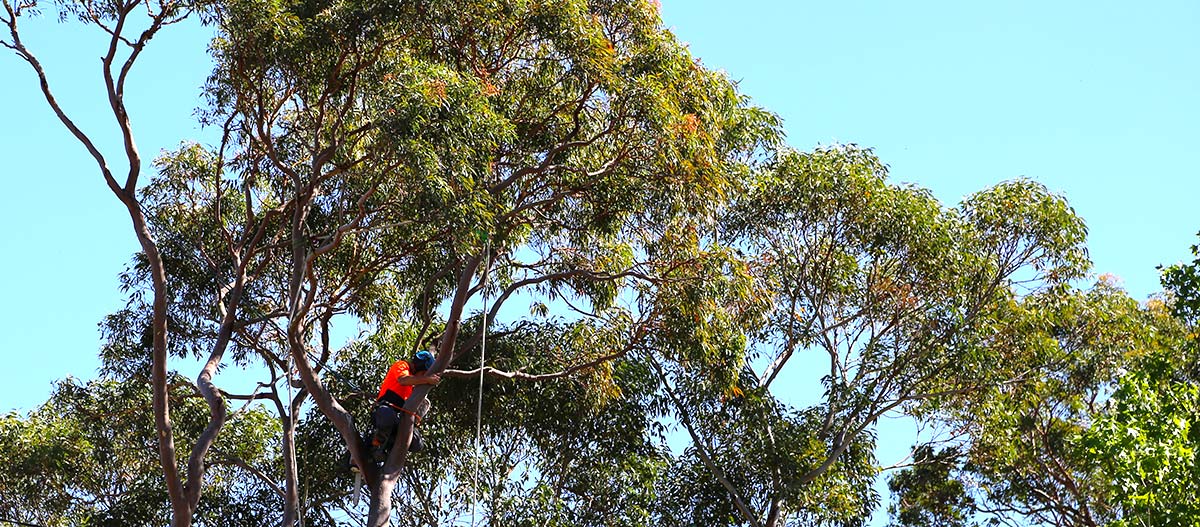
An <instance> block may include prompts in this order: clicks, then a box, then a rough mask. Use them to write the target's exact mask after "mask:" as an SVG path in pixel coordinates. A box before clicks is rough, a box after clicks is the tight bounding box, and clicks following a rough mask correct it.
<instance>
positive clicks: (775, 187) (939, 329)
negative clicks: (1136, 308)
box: [659, 145, 1087, 526]
mask: <svg viewBox="0 0 1200 527" xmlns="http://www.w3.org/2000/svg"><path fill="white" fill-rule="evenodd" d="M885 178H886V170H885V168H884V165H883V164H882V163H881V162H880V161H879V160H878V159H877V158H876V157H875V156H874V155H873V154H872V153H871V152H870V151H869V150H866V149H862V148H858V147H856V146H853V145H848V146H837V147H830V148H819V149H817V150H815V151H812V152H791V153H786V152H785V153H783V154H782V155H780V157H779V159H778V160H777V162H776V163H774V164H773V165H772V166H771V167H770V169H769V170H766V171H763V172H762V174H761V175H760V177H759V178H758V179H757V180H756V182H755V184H754V186H753V187H752V188H751V189H750V190H749V192H747V193H745V194H744V195H743V196H742V197H740V198H739V199H738V200H736V202H735V203H734V205H733V206H732V207H731V208H730V209H729V211H728V214H726V215H724V217H723V222H722V234H721V235H722V236H723V237H725V239H727V240H728V241H727V243H728V244H730V245H732V246H734V247H738V248H740V249H742V250H743V251H744V253H745V254H746V255H747V256H746V259H747V261H748V263H749V265H750V266H751V268H752V270H753V271H752V272H753V274H754V275H755V277H756V278H757V286H758V288H759V289H760V290H761V291H764V292H765V293H766V294H767V295H768V297H769V300H770V303H771V309H770V310H769V311H768V313H767V315H766V317H765V318H764V319H763V321H760V322H759V323H758V324H756V325H753V326H746V330H747V337H748V339H749V348H748V350H749V352H748V354H747V355H748V357H749V359H750V361H749V362H748V363H747V365H746V369H744V370H743V371H742V372H741V374H740V376H739V379H738V384H737V385H736V387H737V388H738V389H737V390H736V391H734V392H721V391H718V390H713V389H712V388H711V387H710V386H709V385H708V384H707V383H709V382H710V381H709V380H707V379H705V378H704V376H702V375H697V374H696V372H695V371H689V370H687V369H685V368H679V367H677V366H672V365H663V366H662V367H660V368H659V375H660V376H661V378H662V381H663V386H664V389H665V390H666V391H667V392H668V395H669V398H670V401H671V404H672V405H673V407H674V408H675V411H676V412H677V413H678V415H679V421H680V423H681V425H682V427H683V428H684V430H685V431H686V432H687V433H688V435H689V437H690V438H691V439H692V441H691V444H690V445H689V447H688V450H687V452H686V455H685V456H683V458H681V459H680V460H679V462H678V463H677V465H676V467H675V470H677V471H678V472H677V473H678V474H679V476H678V477H677V478H674V480H673V481H674V483H673V484H672V485H670V486H668V492H669V493H670V494H672V495H674V496H675V497H676V499H679V500H680V501H681V502H683V503H685V504H688V505H686V506H685V508H684V509H683V510H684V511H687V512H689V513H690V517H687V518H686V519H680V520H678V521H680V522H683V523H687V522H689V521H690V522H696V523H715V524H727V523H728V524H748V525H755V526H762V525H765V526H777V525H783V524H785V523H787V522H794V521H801V522H814V523H816V522H837V523H848V524H855V523H856V522H859V521H862V518H865V517H866V516H868V515H869V514H870V511H871V510H873V508H874V506H875V503H876V500H877V497H876V496H874V494H873V492H872V491H871V490H870V487H871V481H873V479H874V475H875V470H876V468H875V465H874V459H873V456H872V451H873V444H874V437H873V430H874V426H875V423H876V422H877V421H878V420H879V419H880V418H881V417H883V416H884V415H887V414H888V413H889V412H899V411H914V410H915V409H916V408H919V407H921V406H922V405H923V404H926V403H927V402H928V401H934V400H941V398H943V397H946V396H948V395H951V394H956V393H967V392H973V391H977V390H983V389H985V388H987V387H989V386H994V385H997V384H1003V383H1008V382H1014V381H1016V380H1017V379H1018V378H1019V376H1020V373H1019V372H1016V373H1014V375H1015V376H1016V377H1013V378H1008V377H1005V376H1003V375H999V374H997V373H994V370H993V368H991V366H992V364H994V361H997V360H1000V359H1001V357H997V356H996V355H995V354H994V353H993V352H992V350H990V349H989V348H987V347H986V346H982V345H980V342H981V341H980V339H981V338H982V336H984V335H987V334H988V332H989V325H990V323H991V321H992V320H995V319H996V318H997V317H1001V316H1003V314H1004V309H1003V308H1004V307H1005V306H1006V305H1007V304H1008V303H1009V302H1010V301H1011V298H1012V297H1013V296H1014V295H1017V294H1018V293H1019V292H1020V291H1026V290H1039V289H1047V288H1056V287H1061V284H1063V283H1065V281H1066V280H1070V279H1072V278H1075V277H1078V276H1080V275H1081V273H1082V272H1083V271H1084V269H1086V266H1087V260H1086V253H1085V251H1084V249H1083V245H1082V244H1083V240H1084V233H1085V230H1084V227H1083V224H1082V222H1081V221H1080V220H1079V219H1078V218H1077V217H1076V216H1075V215H1074V213H1073V212H1072V211H1071V209H1070V207H1069V206H1067V204H1066V202H1065V201H1064V200H1062V199H1061V198H1059V197H1057V196H1054V195H1052V194H1050V193H1048V192H1047V191H1046V190H1045V189H1044V188H1043V187H1041V186H1040V185H1038V184H1035V183H1032V182H1027V181H1014V182H1008V183H1002V184H1000V185H998V186H996V187H993V188H990V189H986V190H984V191H981V192H979V193H976V194H974V195H972V196H970V197H968V199H966V200H965V201H964V202H963V203H962V204H961V205H960V206H959V207H958V208H957V209H949V208H945V207H943V206H941V205H940V204H939V203H938V202H937V201H936V200H935V199H934V198H933V197H932V196H931V195H930V194H929V193H928V191H925V190H921V189H917V188H912V187H907V186H902V185H894V184H889V183H887V182H886V180H885ZM813 353H819V354H822V355H824V356H825V357H826V358H827V361H824V362H825V363H826V364H827V367H828V373H827V374H826V375H825V376H824V377H823V379H822V383H823V387H824V393H823V394H822V395H821V398H820V400H819V402H818V403H817V404H814V405H812V406H809V407H806V408H795V407H790V406H788V405H786V404H784V403H782V402H781V401H780V399H779V397H778V394H777V392H776V391H774V390H773V387H774V386H775V384H774V383H775V382H776V381H777V380H778V379H779V378H780V376H779V373H780V371H782V370H783V369H784V368H786V367H788V365H789V364H795V357H797V356H799V355H801V354H813ZM811 362H812V361H809V362H808V363H811ZM758 460H765V462H759V461H758ZM689 495H707V496H721V495H724V496H726V497H727V499H725V500H715V499H714V500H688V499H687V496H689ZM731 517H732V518H737V520H736V521H731V520H727V518H731Z"/></svg>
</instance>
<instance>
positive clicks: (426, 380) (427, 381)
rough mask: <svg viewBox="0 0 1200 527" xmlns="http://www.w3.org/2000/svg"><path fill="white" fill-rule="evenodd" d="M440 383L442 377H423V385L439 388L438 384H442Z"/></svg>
mask: <svg viewBox="0 0 1200 527" xmlns="http://www.w3.org/2000/svg"><path fill="white" fill-rule="evenodd" d="M440 382H442V376H441V375H437V374H434V375H424V376H422V377H421V384H428V385H430V386H437V385H438V383H440Z"/></svg>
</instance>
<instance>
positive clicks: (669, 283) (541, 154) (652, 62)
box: [209, 1, 778, 525]
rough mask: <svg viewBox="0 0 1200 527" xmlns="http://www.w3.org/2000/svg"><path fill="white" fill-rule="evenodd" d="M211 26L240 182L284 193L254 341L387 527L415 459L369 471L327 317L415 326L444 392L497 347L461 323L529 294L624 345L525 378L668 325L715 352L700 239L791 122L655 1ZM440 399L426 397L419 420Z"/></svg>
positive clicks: (220, 111) (341, 8) (217, 108)
mask: <svg viewBox="0 0 1200 527" xmlns="http://www.w3.org/2000/svg"><path fill="white" fill-rule="evenodd" d="M216 16H217V19H218V23H219V27H220V37H219V38H218V40H217V42H216V43H215V44H214V50H215V53H216V57H217V60H218V69H217V71H216V72H215V73H214V75H213V77H212V80H211V82H210V90H209V93H210V96H211V101H212V107H211V113H210V116H209V117H210V118H211V119H213V120H214V122H215V121H222V122H227V123H230V125H229V129H230V130H233V139H231V143H232V144H237V145H240V148H241V150H239V152H241V153H240V154H238V155H237V156H235V158H234V159H232V160H231V162H230V163H229V166H231V167H233V166H236V167H237V170H236V175H233V176H232V177H234V178H236V179H237V180H238V181H240V182H242V183H239V184H237V185H234V186H239V187H240V188H246V187H248V186H250V184H251V183H252V184H253V185H255V186H259V187H260V188H261V189H263V190H262V195H264V196H270V197H271V198H270V199H250V200H247V201H246V203H247V207H248V208H254V207H268V206H269V207H271V210H275V211H278V214H279V218H280V225H278V227H279V229H281V230H280V231H279V232H280V233H281V234H280V235H279V236H278V237H270V236H268V237H267V238H270V239H274V240H278V246H277V247H274V248H273V250H276V249H277V250H278V252H277V253H272V254H275V255H276V257H277V260H274V261H272V262H271V263H270V264H267V266H266V267H264V276H266V275H270V276H272V277H275V278H276V279H278V281H275V280H271V281H268V282H267V283H264V284H263V286H262V287H261V288H259V289H256V290H255V294H256V295H261V296H257V297H255V298H254V299H253V300H251V301H248V303H249V304H252V305H255V306H259V308H258V311H259V312H262V313H266V314H267V316H266V320H262V321H251V322H252V323H253V324H251V325H254V324H260V323H261V324H263V325H264V326H263V327H267V326H266V325H269V329H264V330H263V331H260V332H257V333H255V334H258V335H266V336H267V337H268V338H270V339H274V342H275V343H276V344H275V346H276V347H275V348H274V349H275V350H276V351H275V353H276V354H277V355H276V358H275V359H274V360H276V361H281V360H282V361H290V362H292V363H294V364H295V367H296V369H297V370H298V374H299V377H300V378H301V379H302V381H303V384H304V389H305V391H306V392H307V393H308V394H310V396H311V397H312V400H313V402H314V403H315V405H316V406H317V407H318V408H319V409H320V411H321V412H322V414H324V415H325V416H326V417H327V418H328V419H329V420H330V421H331V422H332V424H333V426H334V427H335V428H336V429H337V430H338V431H339V434H340V435H341V437H342V439H343V441H344V442H345V443H346V445H347V447H348V448H349V450H350V452H351V455H352V458H353V459H354V461H355V462H356V463H357V464H358V465H359V466H360V467H363V472H364V475H365V476H366V480H367V481H368V483H369V487H370V489H371V492H370V495H371V499H370V511H369V523H370V524H371V525H383V524H385V523H386V522H387V520H388V515H389V510H390V506H391V499H390V497H391V495H392V490H393V488H394V487H395V485H396V482H397V480H398V478H399V477H400V474H401V471H402V469H403V467H404V464H405V461H406V455H407V452H406V450H405V449H403V448H394V449H393V450H392V452H393V454H392V458H391V459H389V460H388V461H387V462H386V463H385V464H384V466H383V467H382V468H378V469H377V468H376V467H375V466H374V465H373V464H370V463H366V462H365V459H366V458H365V452H364V450H363V446H362V444H361V442H360V441H361V440H360V431H359V430H358V429H357V427H356V426H355V423H354V421H353V419H352V415H351V413H349V412H348V411H347V410H346V408H345V407H344V405H343V404H342V402H341V401H340V400H339V399H338V398H337V397H336V396H335V394H334V393H332V392H331V391H330V390H329V389H328V387H327V386H326V385H325V383H324V381H323V380H322V377H321V376H320V375H319V372H318V369H319V368H320V365H321V364H322V363H324V361H313V360H312V359H311V358H310V355H309V350H310V349H314V348H316V347H317V345H316V344H315V340H314V339H315V338H316V335H317V334H318V333H319V332H318V331H317V328H319V327H320V326H321V323H322V321H328V320H330V319H331V318H332V317H334V316H336V315H338V314H343V313H349V314H354V315H357V316H360V317H363V318H364V319H366V320H370V321H372V322H375V323H379V324H386V323H389V322H392V321H394V320H398V319H399V317H405V316H411V317H412V318H413V319H415V320H416V321H418V322H419V324H420V329H419V331H418V338H416V339H413V340H412V342H411V345H413V346H417V345H420V343H421V342H423V341H426V340H428V339H429V338H430V337H435V338H436V339H437V342H438V343H439V347H438V349H437V352H438V353H437V360H436V362H435V365H434V367H433V369H432V372H433V373H441V372H443V371H444V370H445V369H446V368H447V367H448V366H449V365H451V364H453V363H454V362H455V361H456V360H457V359H459V358H461V356H462V355H463V354H464V353H467V351H468V350H471V349H473V348H474V347H475V345H476V344H477V343H478V342H479V341H480V340H481V339H482V333H481V332H482V328H483V327H485V325H484V324H479V325H477V326H476V328H477V329H476V330H474V331H472V333H471V334H470V335H468V336H467V338H465V339H460V338H459V331H460V329H459V328H460V326H461V324H462V321H463V316H464V309H465V308H466V306H467V305H468V303H470V302H472V301H473V299H476V298H478V297H479V296H480V295H481V294H482V292H483V291H484V290H485V289H488V290H490V291H491V292H492V293H493V298H494V302H493V304H492V306H491V309H490V312H489V313H487V314H486V317H487V318H488V319H489V320H490V319H492V318H494V317H495V316H496V315H497V313H499V310H500V309H501V308H502V306H504V305H505V303H506V302H507V301H508V300H509V299H511V298H514V296H521V295H534V296H535V297H537V298H541V299H544V300H545V302H546V303H552V302H554V301H555V300H558V299H561V300H565V301H566V302H567V304H568V305H570V306H571V309H574V310H576V311H577V312H578V314H579V316H580V317H582V318H584V319H586V320H587V322H581V323H580V324H583V325H590V326H592V327H595V328H599V330H604V331H607V332H608V333H610V334H612V335H615V336H616V337H617V338H616V344H617V345H616V346H614V347H613V348H611V349H608V350H597V349H588V350H584V353H581V354H580V355H579V356H575V357H570V358H569V359H568V360H567V361H566V366H565V368H564V369H563V370H561V371H556V372H528V371H515V372H514V371H496V370H489V373H491V374H492V375H493V376H497V377H509V378H520V379H528V380H536V379H553V378H560V377H564V376H567V375H570V374H572V373H573V372H577V371H581V370H589V369H593V368H596V367H599V366H600V365H602V364H603V363H604V362H606V361H610V360H613V359H616V358H619V357H622V356H624V355H626V354H628V353H631V352H633V351H634V350H636V349H638V348H639V346H640V345H642V344H644V343H646V342H650V340H649V339H650V338H651V336H652V335H654V334H655V332H656V331H661V330H662V327H663V326H665V325H666V323H665V322H664V318H663V317H664V316H665V315H666V314H668V313H676V314H678V313H680V312H686V313H689V314H691V315H693V318H694V320H689V324H687V325H685V326H681V327H679V328H674V329H672V331H671V332H668V333H670V334H672V335H674V336H675V337H677V338H681V339H682V338H684V337H685V334H687V333H689V332H690V333H691V338H701V339H702V338H706V337H697V336H696V335H702V334H703V330H704V328H705V325H706V322H707V321H709V320H710V319H711V318H712V317H704V316H701V314H702V313H701V312H700V310H699V309H698V308H696V307H695V306H693V305H689V306H684V305H683V304H685V303H688V302H691V303H694V304H695V305H698V306H708V309H709V311H711V312H714V313H715V312H716V310H715V309H713V306H712V305H711V303H705V302H696V301H697V300H703V299H702V298H701V297H699V296H697V295H699V294H703V293H704V291H703V290H701V289H697V288H694V287H693V288H691V289H688V288H689V287H690V286H688V285H686V284H689V283H696V282H699V281H703V280H704V279H707V278H710V276H709V275H711V274H712V273H715V272H719V271H721V270H722V269H723V267H722V266H721V265H718V264H714V263H713V262H716V261H726V260H728V259H729V256H730V255H731V254H732V253H730V252H728V251H724V250H721V249H719V248H712V250H709V249H705V248H703V247H701V246H700V243H701V241H702V240H703V237H702V236H700V235H698V234H697V233H698V232H701V231H702V230H703V229H705V228H706V225H711V221H712V219H711V218H712V217H713V216H714V214H715V211H716V209H717V208H718V204H719V203H720V202H721V201H722V200H723V199H725V198H727V197H728V195H730V194H731V193H733V192H734V191H735V190H736V189H738V188H739V186H740V185H741V182H742V179H743V178H744V176H745V175H747V174H749V173H750V171H751V166H752V164H753V163H754V162H756V161H758V160H761V159H762V158H763V157H764V155H765V152H766V150H767V149H769V148H771V147H772V146H773V145H774V144H775V143H776V142H777V141H778V129H777V122H776V119H775V118H774V117H773V116H771V115H770V114H768V113H766V112H763V111H761V110H758V109H755V108H752V107H749V106H748V105H747V103H746V101H745V100H744V98H743V97H741V96H739V95H738V94H737V92H736V90H735V89H734V87H733V85H732V83H730V82H729V81H728V80H727V79H726V78H725V77H724V76H723V75H721V74H718V73H714V72H711V71H708V70H706V69H705V68H703V67H702V66H700V65H699V64H698V63H697V62H696V61H695V60H694V59H693V58H692V57H691V56H690V55H689V54H688V53H687V52H686V50H685V49H684V48H683V46H682V45H680V44H679V43H677V42H676V41H675V40H674V39H673V37H672V36H671V34H670V33H669V32H667V31H665V30H664V29H663V28H662V27H661V22H660V20H659V19H658V15H657V11H656V8H655V7H654V6H653V5H652V4H651V3H648V2H632V3H626V2H590V3H589V2H579V1H560V2H544V3H525V2H511V3H499V4H485V3H474V2H403V3H397V4H395V5H392V4H388V3H386V2H385V3H378V2H365V3H355V2H337V3H321V2H318V3H316V4H305V5H279V4H274V3H265V2H252V1H248V2H227V3H222V4H221V5H220V6H219V8H218V10H217V15H216ZM218 157H221V156H220V155H218ZM231 174H232V172H231ZM258 216H260V217H262V216H263V213H261V212H260V213H258ZM485 279H486V283H485ZM259 282H260V283H262V281H261V280H259ZM281 284H282V285H281ZM672 290H679V291H680V293H679V294H669V293H670V291H672ZM684 292H686V293H688V294H690V295H691V296H690V297H689V296H687V295H685V294H683V293H684ZM439 306H444V309H445V316H444V318H442V317H439V316H437V312H438V311H437V308H438V307H439ZM574 327H576V328H578V327H580V326H579V324H577V325H575V326H574ZM684 328H691V329H684ZM730 328H731V326H729V325H728V324H725V325H724V326H722V327H721V331H726V332H727V331H728V330H729V329H730ZM251 333H254V332H251ZM714 333H715V331H714ZM705 349H706V348H703V347H697V348H696V349H695V351H694V353H703V352H704V351H705ZM713 349H715V348H713ZM279 353H283V354H285V355H279ZM428 390H429V389H428V387H417V388H416V389H415V390H414V394H413V396H412V397H411V398H410V400H409V402H408V404H409V405H410V410H411V409H415V408H416V406H417V405H419V404H420V403H421V401H422V400H423V399H425V398H426V396H427V393H428ZM412 425H413V423H412V421H411V418H406V419H405V420H404V421H403V422H402V425H401V430H400V433H399V438H398V439H397V441H398V442H399V444H405V443H406V442H407V441H408V437H409V435H410V434H411V430H412Z"/></svg>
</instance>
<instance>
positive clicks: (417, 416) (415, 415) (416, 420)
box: [377, 399, 421, 426]
mask: <svg viewBox="0 0 1200 527" xmlns="http://www.w3.org/2000/svg"><path fill="white" fill-rule="evenodd" d="M377 402H378V403H379V404H382V405H387V406H388V407H389V408H391V409H393V410H395V411H397V412H404V413H406V414H408V415H411V416H412V418H413V426H421V414H418V413H416V412H414V411H412V410H409V409H407V408H405V407H403V406H399V405H396V404H394V403H392V402H391V401H385V400H383V399H380V400H379V401H377Z"/></svg>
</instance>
